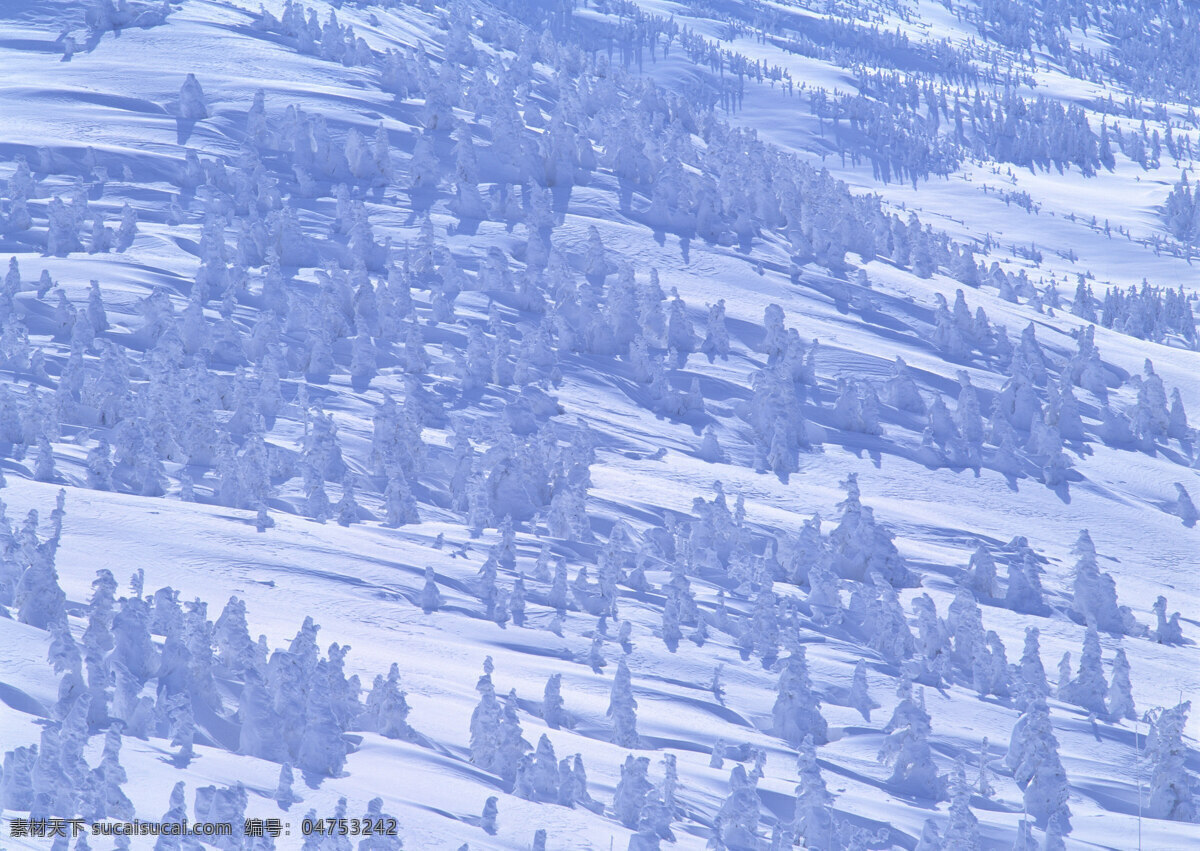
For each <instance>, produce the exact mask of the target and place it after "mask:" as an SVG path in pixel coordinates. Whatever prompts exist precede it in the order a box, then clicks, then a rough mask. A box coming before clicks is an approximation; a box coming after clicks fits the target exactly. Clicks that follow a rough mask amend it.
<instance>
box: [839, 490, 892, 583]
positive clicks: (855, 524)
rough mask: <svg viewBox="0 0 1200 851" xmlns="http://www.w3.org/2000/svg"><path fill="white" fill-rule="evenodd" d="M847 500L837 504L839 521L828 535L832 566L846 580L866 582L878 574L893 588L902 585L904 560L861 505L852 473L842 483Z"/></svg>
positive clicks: (871, 515) (887, 532) (866, 508)
mask: <svg viewBox="0 0 1200 851" xmlns="http://www.w3.org/2000/svg"><path fill="white" fill-rule="evenodd" d="M842 486H843V487H844V488H845V489H846V498H845V499H844V500H842V501H841V502H840V503H838V507H839V508H840V509H841V511H842V516H841V520H840V521H839V523H838V526H837V528H836V529H834V530H833V532H832V533H831V534H830V536H829V544H830V550H831V553H832V555H833V567H834V569H835V570H836V571H837V573H838V574H839V575H840V576H842V577H843V578H845V579H857V580H862V579H865V578H866V577H867V576H868V575H869V574H870V573H872V572H877V573H878V574H879V575H880V576H882V577H883V578H884V579H885V580H887V581H888V582H889V583H891V584H892V585H893V586H897V587H898V586H902V585H903V584H904V583H905V581H906V580H907V578H908V571H907V569H906V568H905V566H904V559H903V557H902V556H901V555H900V553H899V552H898V551H897V550H896V545H895V544H894V543H892V535H891V533H890V532H889V531H888V530H887V529H886V528H884V527H883V526H881V525H879V524H877V523H876V522H875V515H874V513H873V512H872V511H871V509H870V508H869V507H867V506H865V505H863V504H862V501H861V499H860V496H859V490H858V474H857V473H851V474H850V475H849V476H847V477H846V481H844V482H842Z"/></svg>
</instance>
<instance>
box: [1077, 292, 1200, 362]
mask: <svg viewBox="0 0 1200 851" xmlns="http://www.w3.org/2000/svg"><path fill="white" fill-rule="evenodd" d="M1071 312H1072V313H1074V314H1075V315H1076V316H1078V317H1080V318H1082V319H1087V320H1088V321H1089V322H1096V323H1098V324H1100V325H1103V326H1104V327H1105V328H1112V329H1113V330H1114V331H1120V332H1121V333H1123V334H1129V335H1130V336H1131V337H1137V338H1138V339H1141V340H1153V341H1154V342H1156V343H1162V342H1166V341H1167V340H1168V339H1169V338H1170V337H1171V336H1173V335H1177V337H1178V338H1179V339H1180V340H1182V341H1183V342H1184V343H1185V344H1187V346H1188V347H1190V348H1194V347H1195V346H1196V345H1197V335H1196V317H1195V314H1194V313H1193V311H1192V300H1191V299H1190V298H1189V297H1188V296H1187V294H1185V293H1184V292H1183V289H1182V287H1180V288H1178V289H1174V290H1172V289H1170V288H1167V287H1155V286H1152V285H1151V284H1149V283H1148V282H1146V281H1142V285H1141V287H1132V286H1131V287H1130V288H1129V289H1127V290H1122V289H1120V288H1119V287H1109V288H1108V289H1107V290H1105V292H1104V298H1103V299H1100V298H1097V297H1096V296H1095V294H1093V292H1092V288H1091V287H1090V286H1088V285H1087V284H1086V283H1085V282H1083V281H1080V282H1079V285H1078V286H1077V287H1076V289H1075V298H1074V300H1073V301H1072V303H1071Z"/></svg>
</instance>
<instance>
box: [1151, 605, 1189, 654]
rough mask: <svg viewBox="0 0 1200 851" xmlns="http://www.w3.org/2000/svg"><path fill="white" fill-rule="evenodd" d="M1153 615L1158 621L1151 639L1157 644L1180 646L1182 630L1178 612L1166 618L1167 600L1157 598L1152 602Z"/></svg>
mask: <svg viewBox="0 0 1200 851" xmlns="http://www.w3.org/2000/svg"><path fill="white" fill-rule="evenodd" d="M1154 615H1155V617H1156V618H1157V620H1158V623H1157V625H1156V626H1155V627H1154V632H1153V633H1151V637H1152V638H1153V639H1154V640H1155V641H1157V642H1158V643H1159V644H1182V643H1183V630H1182V629H1181V628H1180V626H1179V612H1175V613H1174V614H1172V615H1171V617H1170V618H1168V617H1167V598H1166V597H1162V596H1160V597H1158V598H1157V599H1156V600H1155V601H1154Z"/></svg>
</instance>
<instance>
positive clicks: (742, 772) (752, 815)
mask: <svg viewBox="0 0 1200 851" xmlns="http://www.w3.org/2000/svg"><path fill="white" fill-rule="evenodd" d="M756 787H757V779H756V778H755V777H754V776H753V775H747V773H746V769H745V767H744V766H742V765H735V766H734V767H733V770H732V771H731V772H730V773H729V794H728V796H726V798H725V801H724V803H722V804H721V809H720V811H719V812H718V814H717V819H716V822H715V823H714V825H713V827H714V830H715V832H716V833H717V834H718V836H720V838H721V840H722V841H723V842H724V843H725V847H726V848H729V849H743V848H756V847H758V823H759V800H758V790H757V788H756Z"/></svg>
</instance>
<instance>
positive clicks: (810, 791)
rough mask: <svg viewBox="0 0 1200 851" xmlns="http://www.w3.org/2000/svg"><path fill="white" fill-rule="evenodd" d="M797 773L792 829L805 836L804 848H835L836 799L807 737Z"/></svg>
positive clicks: (802, 745) (799, 757) (798, 759)
mask: <svg viewBox="0 0 1200 851" xmlns="http://www.w3.org/2000/svg"><path fill="white" fill-rule="evenodd" d="M796 771H797V772H798V773H799V775H800V783H799V784H798V785H797V786H796V812H795V815H794V816H793V829H794V830H795V831H796V833H797V835H799V836H800V837H802V845H803V847H805V848H812V849H824V848H832V847H833V842H834V824H833V813H832V811H831V810H830V806H829V805H830V804H831V803H833V796H832V795H831V794H829V790H828V789H826V788H825V780H824V779H823V778H822V777H821V768H820V766H819V765H817V754H816V750H815V748H814V747H813V740H812V738H811V737H810V736H805V737H804V741H803V742H801V743H800V753H799V756H798V758H797V765H796Z"/></svg>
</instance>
